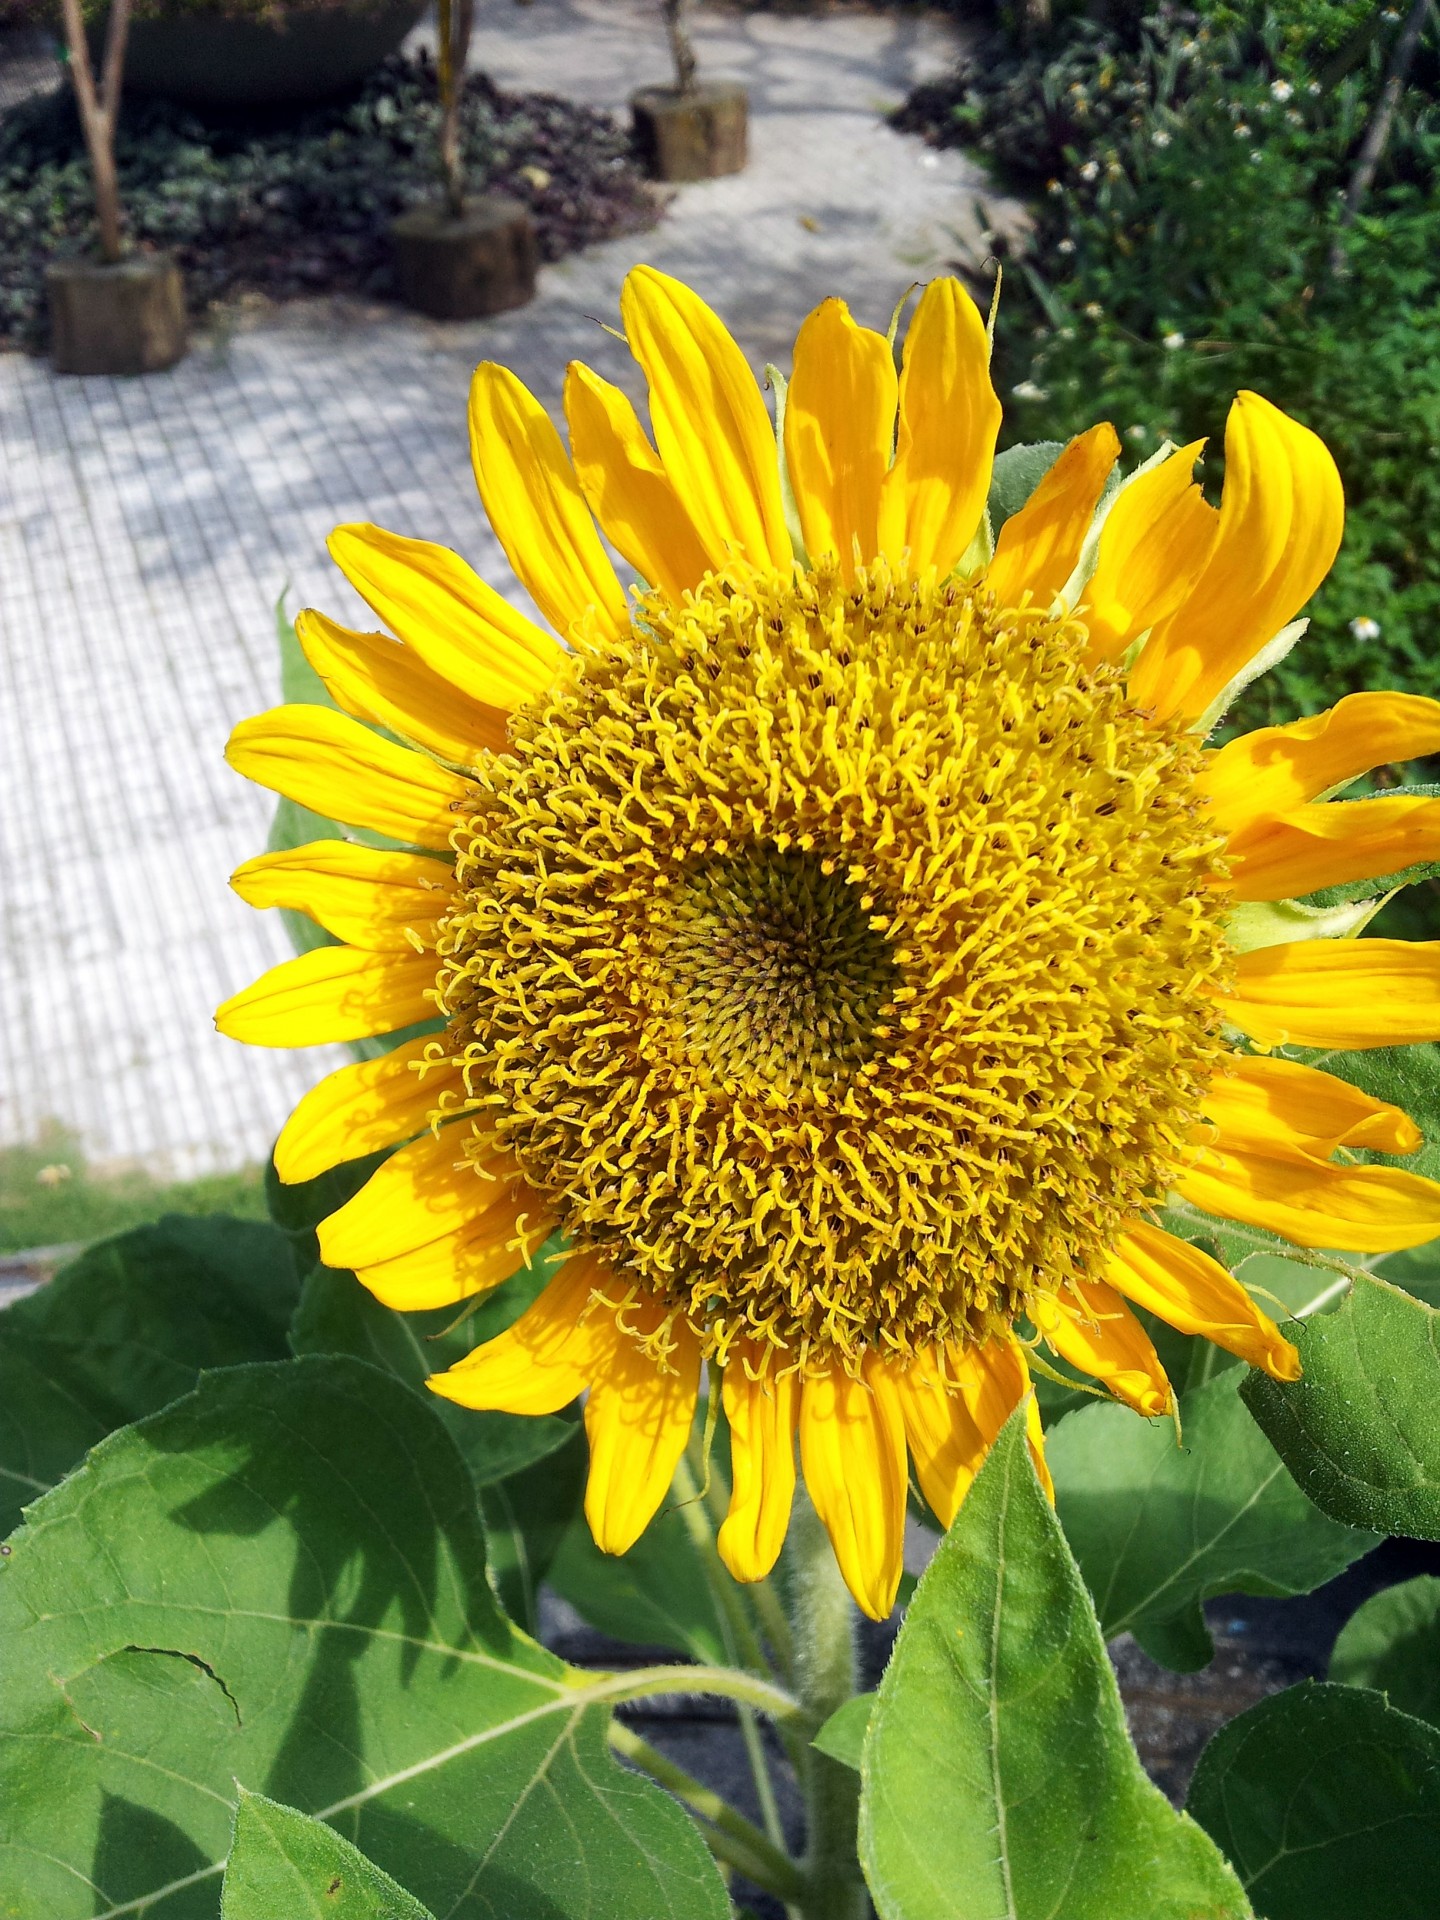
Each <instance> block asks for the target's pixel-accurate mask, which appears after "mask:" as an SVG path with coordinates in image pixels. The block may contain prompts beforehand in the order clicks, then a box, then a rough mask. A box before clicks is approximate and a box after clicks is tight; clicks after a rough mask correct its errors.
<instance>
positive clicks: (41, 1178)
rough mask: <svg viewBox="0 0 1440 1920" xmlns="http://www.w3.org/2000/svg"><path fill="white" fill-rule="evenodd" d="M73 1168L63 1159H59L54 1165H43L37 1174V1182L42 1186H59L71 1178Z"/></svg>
mask: <svg viewBox="0 0 1440 1920" xmlns="http://www.w3.org/2000/svg"><path fill="white" fill-rule="evenodd" d="M72 1171H73V1169H72V1168H70V1167H67V1166H66V1165H65V1162H64V1161H63V1160H57V1161H56V1162H55V1163H54V1164H53V1165H52V1166H48V1167H41V1168H40V1170H39V1172H38V1173H37V1174H36V1175H35V1184H36V1185H37V1186H41V1187H58V1186H60V1185H61V1184H62V1183H63V1182H64V1181H66V1180H68V1179H69V1178H70V1175H71V1173H72Z"/></svg>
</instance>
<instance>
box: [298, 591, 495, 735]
mask: <svg viewBox="0 0 1440 1920" xmlns="http://www.w3.org/2000/svg"><path fill="white" fill-rule="evenodd" d="M295 634H296V637H297V639H298V640H299V642H300V645H301V647H302V648H303V649H304V653H305V658H306V659H307V660H308V661H309V662H310V664H311V666H312V667H314V669H315V671H316V673H318V674H319V676H320V678H321V679H322V680H323V681H324V682H325V687H326V690H327V691H328V693H329V695H330V697H331V699H332V700H334V701H335V702H336V704H337V705H338V706H341V707H343V708H344V709H345V711H346V712H347V713H353V714H354V715H355V717H356V719H358V720H372V721H374V722H375V724H376V725H377V726H381V727H388V728H389V729H390V731H391V732H392V733H398V734H399V735H400V736H401V737H402V738H403V739H405V740H409V741H412V742H413V743H414V744H415V745H416V746H417V747H424V748H425V749H426V750H427V751H428V752H430V753H433V754H436V755H438V756H439V758H440V759H442V760H451V761H454V762H456V763H457V764H459V765H468V764H469V763H470V762H472V761H474V760H475V759H476V758H477V757H478V756H479V754H480V753H481V752H482V751H483V750H485V749H487V748H488V749H489V750H490V751H491V752H492V753H503V752H504V750H505V715H504V713H503V712H502V710H501V709H500V708H499V707H487V706H482V705H481V703H480V702H479V701H478V700H472V699H471V697H470V695H469V694H467V693H462V692H461V691H460V689H459V688H458V687H456V686H454V685H452V684H451V682H450V681H448V680H442V679H441V677H440V675H439V674H438V673H433V672H432V671H431V670H430V668H429V667H427V666H426V665H425V663H424V661H423V660H422V659H421V658H420V656H419V654H418V653H416V652H415V650H414V649H413V648H412V647H402V646H400V645H399V644H398V643H397V642H396V641H394V640H387V639H386V638H385V636H384V634H383V633H354V632H352V631H351V629H350V628H349V627H342V626H341V625H340V624H339V623H338V621H335V620H331V619H328V618H327V617H326V615H324V614H323V613H316V612H315V610H314V608H313V607H310V608H306V610H305V611H304V612H303V613H301V614H300V615H299V616H298V618H297V619H296V621H295Z"/></svg>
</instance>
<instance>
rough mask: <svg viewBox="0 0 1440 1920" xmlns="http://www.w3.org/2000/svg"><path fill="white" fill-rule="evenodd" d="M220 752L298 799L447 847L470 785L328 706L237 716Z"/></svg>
mask: <svg viewBox="0 0 1440 1920" xmlns="http://www.w3.org/2000/svg"><path fill="white" fill-rule="evenodd" d="M225 758H226V759H227V760H228V761H229V762H230V764H231V766H232V767H234V769H235V771H236V772H237V773H243V774H244V775H245V778H246V779H247V780H253V781H255V782H256V784H257V785H258V786H262V787H269V788H270V790H271V791H272V792H273V793H283V794H284V795H286V797H287V798H288V799H291V800H298V801H299V803H300V805H301V806H302V807H309V808H310V809H311V811H312V812H314V813H321V814H324V815H325V816H326V817H327V818H328V819H331V820H343V821H344V822H346V823H347V825H349V826H352V827H368V828H370V830H371V831H372V832H374V833H383V834H385V835H386V836H387V837H388V838H389V839H391V840H404V841H405V842H407V843H408V844H409V845H411V846H417V847H433V848H435V849H436V850H437V851H439V852H443V851H446V850H448V848H449V845H450V835H451V832H452V830H453V829H454V827H455V825H456V815H457V810H463V809H464V808H465V807H466V806H467V805H468V803H469V801H470V798H471V795H472V793H473V791H474V789H473V788H472V787H471V786H470V785H469V783H468V782H467V781H465V780H462V779H460V778H459V777H458V775H456V774H453V773H448V772H447V771H446V770H445V768H444V767H437V766H436V764H435V762H434V761H433V760H427V759H426V757H425V755H424V754H422V753H412V752H411V750H410V748H409V747H397V746H396V745H395V744H394V742H393V741H390V740H382V739H381V738H380V735H379V734H378V733H374V732H372V731H371V729H370V728H369V727H362V726H361V724H360V722H359V721H358V720H352V719H351V718H350V717H349V715H348V714H344V713H335V712H333V711H332V710H331V708H329V707H299V706H296V707H272V708H271V710H270V712H269V713H257V714H256V715H255V716H254V717H253V718H252V719H249V720H242V721H241V722H240V724H239V726H238V727H236V729H235V731H234V732H233V733H232V734H231V736H230V740H229V744H228V745H227V746H226V748H225Z"/></svg>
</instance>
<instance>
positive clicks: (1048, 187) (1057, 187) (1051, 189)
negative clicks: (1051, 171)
mask: <svg viewBox="0 0 1440 1920" xmlns="http://www.w3.org/2000/svg"><path fill="white" fill-rule="evenodd" d="M1045 191H1046V192H1047V193H1063V192H1064V191H1065V189H1064V187H1062V186H1061V184H1060V182H1059V181H1058V180H1047V181H1046V182H1045Z"/></svg>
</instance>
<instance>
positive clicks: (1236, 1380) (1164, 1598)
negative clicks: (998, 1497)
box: [1046, 1369, 1375, 1672]
mask: <svg viewBox="0 0 1440 1920" xmlns="http://www.w3.org/2000/svg"><path fill="white" fill-rule="evenodd" d="M1248 1371H1249V1370H1248V1369H1245V1370H1244V1372H1242V1371H1241V1370H1240V1369H1231V1370H1227V1371H1226V1372H1224V1373H1222V1374H1220V1375H1219V1376H1218V1378H1216V1379H1214V1380H1211V1381H1210V1382H1209V1383H1208V1384H1207V1385H1205V1386H1201V1387H1196V1388H1194V1389H1192V1390H1191V1391H1190V1392H1188V1393H1184V1394H1182V1395H1181V1396H1180V1428H1181V1433H1182V1435H1183V1445H1182V1444H1180V1443H1179V1441H1177V1436H1176V1432H1175V1427H1174V1425H1173V1424H1172V1422H1170V1421H1168V1420H1154V1421H1149V1420H1142V1419H1141V1418H1140V1417H1139V1416H1138V1415H1137V1414H1134V1413H1131V1412H1130V1411H1129V1410H1128V1409H1127V1408H1124V1407H1117V1406H1092V1407H1084V1408H1082V1409H1081V1410H1080V1412H1078V1413H1072V1414H1070V1415H1068V1416H1067V1418H1065V1419H1064V1420H1062V1421H1061V1422H1060V1424H1059V1425H1058V1426H1057V1427H1055V1428H1054V1429H1053V1430H1052V1432H1051V1433H1050V1435H1049V1438H1048V1440H1047V1443H1046V1457H1047V1458H1048V1460H1049V1462H1050V1470H1051V1472H1052V1473H1053V1474H1054V1476H1055V1500H1056V1509H1057V1511H1058V1513H1059V1516H1060V1521H1061V1524H1062V1526H1063V1527H1064V1529H1065V1536H1066V1538H1067V1539H1068V1540H1069V1542H1070V1547H1071V1550H1072V1552H1073V1553H1074V1555H1075V1557H1076V1559H1077V1560H1078V1561H1079V1563H1080V1570H1081V1572H1082V1573H1083V1574H1084V1576H1085V1580H1086V1583H1087V1585H1088V1586H1089V1588H1090V1591H1091V1593H1092V1594H1093V1595H1094V1597H1095V1605H1096V1608H1097V1610H1098V1612H1099V1615H1100V1621H1101V1624H1102V1626H1103V1627H1104V1630H1105V1636H1106V1638H1107V1639H1109V1638H1110V1637H1111V1636H1112V1635H1114V1634H1117V1633H1123V1632H1126V1631H1127V1630H1128V1631H1129V1632H1131V1633H1133V1634H1134V1635H1135V1637H1136V1639H1137V1640H1138V1641H1139V1642H1140V1644H1141V1646H1143V1647H1144V1648H1145V1650H1146V1652H1147V1653H1149V1654H1150V1655H1151V1656H1152V1658H1154V1659H1156V1660H1159V1661H1160V1662H1161V1663H1162V1664H1163V1665H1165V1666H1170V1667H1175V1668H1177V1669H1179V1670H1180V1671H1182V1672H1188V1671H1191V1670H1193V1669H1194V1668H1197V1667H1203V1666H1204V1665H1206V1663H1207V1662H1208V1661H1209V1660H1210V1658H1211V1656H1212V1654H1213V1652H1214V1648H1213V1647H1212V1645H1211V1641H1210V1634H1209V1630H1208V1629H1207V1627H1206V1625H1205V1620H1204V1616H1203V1614H1202V1613H1201V1611H1200V1608H1201V1602H1202V1601H1204V1600H1206V1599H1208V1598H1209V1597H1210V1596H1211V1595H1213V1594H1218V1593H1236V1592H1239V1593H1255V1594H1267V1595H1286V1594H1294V1593H1309V1592H1310V1591H1311V1590H1312V1589H1313V1588H1315V1587H1318V1586H1320V1585H1322V1584H1323V1583H1324V1582H1325V1581H1326V1580H1329V1579H1331V1578H1332V1577H1333V1576H1334V1575H1335V1574H1337V1573H1339V1572H1340V1571H1341V1569H1342V1568H1344V1567H1348V1566H1349V1565H1350V1563H1351V1561H1352V1560H1357V1559H1358V1558H1359V1557H1360V1555H1361V1554H1362V1553H1365V1552H1367V1551H1368V1550H1369V1549H1370V1548H1371V1547H1372V1546H1373V1545H1374V1544H1375V1537H1374V1535H1372V1534H1369V1533H1362V1532H1357V1531H1356V1530H1355V1529H1354V1528H1353V1527H1350V1526H1340V1525H1337V1524H1336V1522H1335V1521H1334V1520H1330V1519H1327V1518H1326V1516H1325V1515H1324V1514H1322V1513H1320V1512H1318V1511H1317V1510H1316V1508H1315V1507H1314V1506H1312V1505H1311V1503H1310V1502H1309V1501H1308V1500H1307V1499H1306V1498H1305V1496H1304V1495H1303V1494H1302V1493H1301V1491H1300V1489H1299V1488H1298V1487H1297V1486H1296V1485H1295V1483H1294V1481H1293V1480H1292V1479H1291V1478H1290V1476H1289V1474H1287V1473H1286V1471H1285V1468H1284V1467H1283V1466H1282V1465H1281V1463H1280V1461H1279V1460H1277V1459H1276V1457H1275V1455H1274V1453H1273V1452H1272V1451H1271V1449H1270V1447H1269V1446H1268V1445H1267V1444H1266V1441H1265V1438H1264V1436H1263V1434H1261V1433H1260V1432H1258V1431H1257V1429H1256V1428H1255V1426H1254V1424H1253V1422H1252V1421H1251V1420H1250V1419H1249V1417H1248V1416H1247V1414H1246V1411H1245V1408H1244V1406H1243V1405H1242V1404H1241V1399H1240V1388H1241V1382H1242V1380H1243V1379H1244V1377H1245V1373H1248Z"/></svg>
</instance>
